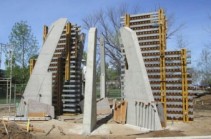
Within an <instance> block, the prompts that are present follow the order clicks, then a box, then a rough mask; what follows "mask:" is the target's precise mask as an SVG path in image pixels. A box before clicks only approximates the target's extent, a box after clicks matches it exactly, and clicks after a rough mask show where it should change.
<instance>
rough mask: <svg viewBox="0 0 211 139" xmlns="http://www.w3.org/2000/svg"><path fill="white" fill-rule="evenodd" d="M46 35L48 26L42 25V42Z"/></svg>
mask: <svg viewBox="0 0 211 139" xmlns="http://www.w3.org/2000/svg"><path fill="white" fill-rule="evenodd" d="M47 35H48V26H46V25H44V27H43V43H44V42H45V40H46V37H47Z"/></svg>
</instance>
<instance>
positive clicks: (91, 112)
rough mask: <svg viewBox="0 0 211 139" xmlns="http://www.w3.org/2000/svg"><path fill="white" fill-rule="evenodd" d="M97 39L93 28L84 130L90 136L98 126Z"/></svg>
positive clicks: (89, 45) (86, 88)
mask: <svg viewBox="0 0 211 139" xmlns="http://www.w3.org/2000/svg"><path fill="white" fill-rule="evenodd" d="M96 38H97V29H96V28H91V29H90V30H89V34H88V51H87V63H86V84H85V98H84V115H83V129H84V131H83V132H84V134H90V133H91V132H92V131H93V129H94V128H95V126H96V120H97V117H96V81H95V80H96Z"/></svg>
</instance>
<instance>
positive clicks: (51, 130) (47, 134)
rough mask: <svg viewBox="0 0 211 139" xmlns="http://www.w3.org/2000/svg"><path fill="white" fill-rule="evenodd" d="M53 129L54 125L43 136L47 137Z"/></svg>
mask: <svg viewBox="0 0 211 139" xmlns="http://www.w3.org/2000/svg"><path fill="white" fill-rule="evenodd" d="M55 127H56V126H55V125H52V127H51V129H50V130H49V131H48V132H47V133H46V134H45V136H47V135H48V134H50V133H51V131H52V130H53V129H54V128H55Z"/></svg>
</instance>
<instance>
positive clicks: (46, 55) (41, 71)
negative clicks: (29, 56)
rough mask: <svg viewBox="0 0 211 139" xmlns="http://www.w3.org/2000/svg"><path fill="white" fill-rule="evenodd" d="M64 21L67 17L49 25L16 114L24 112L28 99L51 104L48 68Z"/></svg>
mask: <svg viewBox="0 0 211 139" xmlns="http://www.w3.org/2000/svg"><path fill="white" fill-rule="evenodd" d="M66 23H67V19H65V18H62V19H59V20H57V21H56V22H54V23H53V24H52V25H51V27H50V29H49V33H48V36H47V38H46V40H45V43H44V44H43V47H42V49H41V51H40V54H39V57H38V59H37V62H36V64H35V67H34V69H33V72H32V74H31V76H30V79H29V81H28V83H27V86H26V89H25V91H24V94H23V97H22V99H21V102H20V105H19V108H18V112H17V114H18V115H24V114H25V113H26V112H25V110H26V109H25V107H27V105H28V100H29V99H32V100H36V101H38V102H41V103H45V104H48V105H52V72H49V71H48V68H49V65H50V62H51V59H52V57H53V54H54V51H55V49H56V47H57V44H58V42H59V39H60V36H61V34H62V31H63V28H64V26H65V24H66ZM49 46H50V47H49Z"/></svg>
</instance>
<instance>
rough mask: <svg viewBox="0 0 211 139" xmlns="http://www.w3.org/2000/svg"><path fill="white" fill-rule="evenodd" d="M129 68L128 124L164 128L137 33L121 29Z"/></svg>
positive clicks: (127, 88) (127, 92)
mask: <svg viewBox="0 0 211 139" xmlns="http://www.w3.org/2000/svg"><path fill="white" fill-rule="evenodd" d="M120 34H121V39H122V43H123V47H124V50H125V55H126V59H127V63H128V68H127V69H126V70H125V82H124V84H125V86H124V90H125V91H124V95H125V100H126V101H128V108H127V124H131V125H135V126H140V127H143V128H147V129H151V130H160V129H162V127H161V123H160V118H159V116H158V111H157V108H156V105H155V104H154V103H153V102H154V98H153V94H152V90H151V86H150V82H149V79H148V75H147V71H146V67H145V65H144V60H143V57H142V54H141V51H140V47H139V42H138V39H137V36H136V33H135V32H134V31H132V30H131V29H130V28H128V27H123V28H121V29H120Z"/></svg>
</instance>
